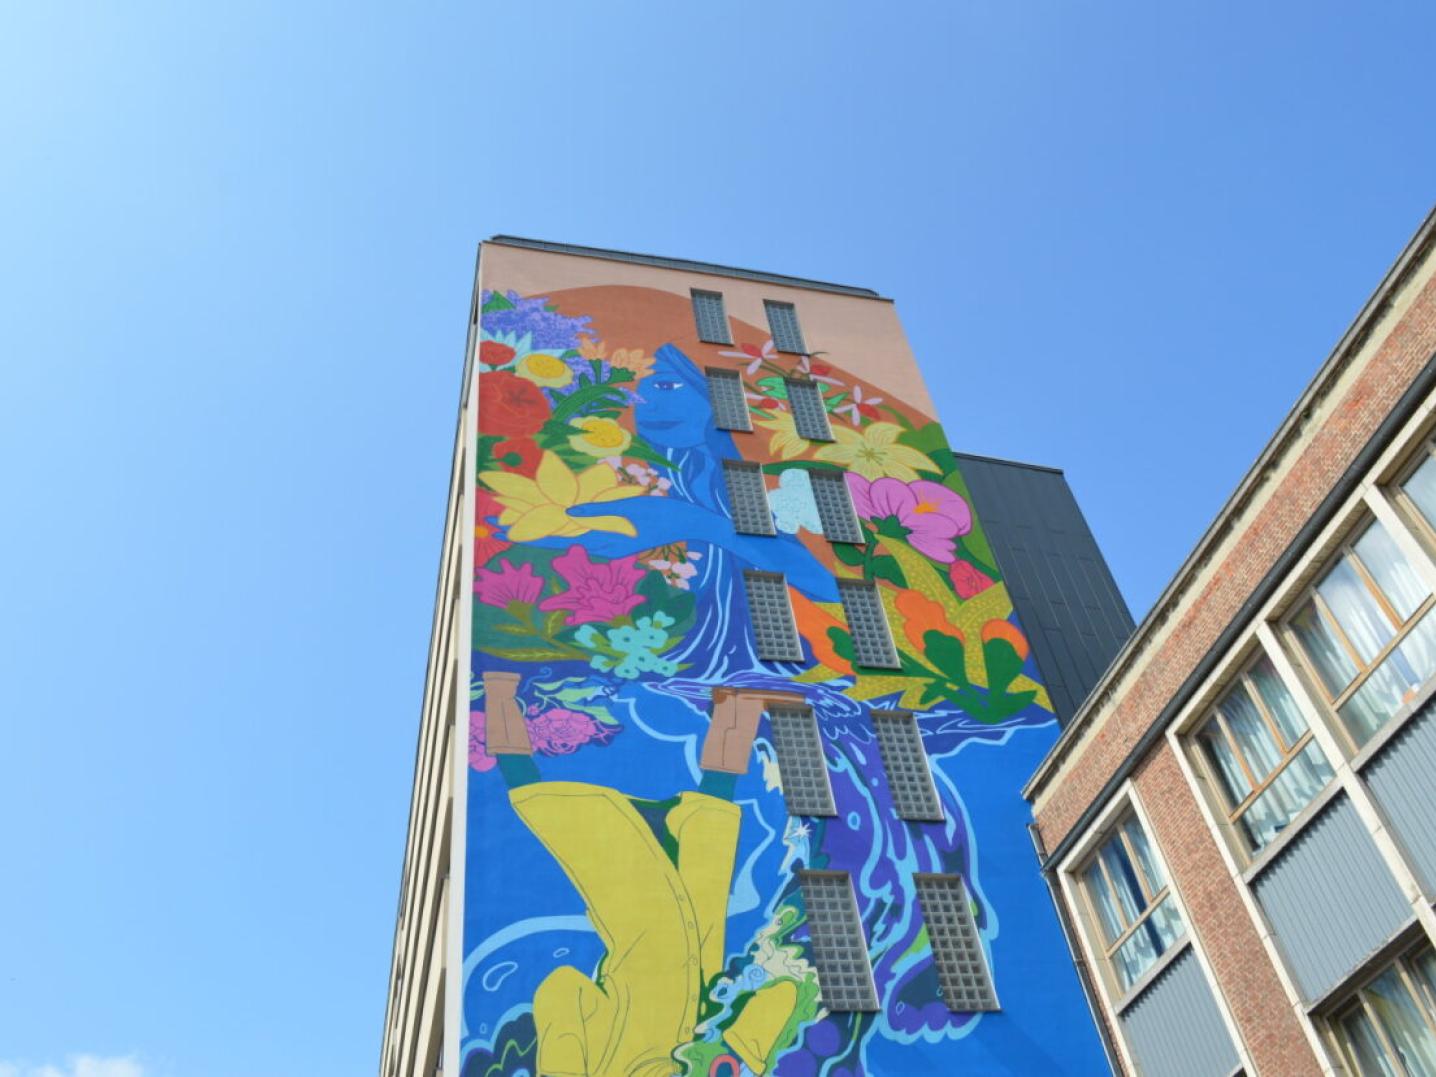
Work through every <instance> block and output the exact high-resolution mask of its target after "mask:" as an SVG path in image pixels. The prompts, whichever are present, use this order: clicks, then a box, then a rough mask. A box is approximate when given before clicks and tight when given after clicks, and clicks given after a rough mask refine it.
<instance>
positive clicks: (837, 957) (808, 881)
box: [798, 871, 878, 1013]
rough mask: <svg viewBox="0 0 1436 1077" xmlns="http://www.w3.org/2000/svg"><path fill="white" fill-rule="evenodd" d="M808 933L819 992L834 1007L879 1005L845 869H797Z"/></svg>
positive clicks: (840, 1010) (839, 1009) (843, 1009)
mask: <svg viewBox="0 0 1436 1077" xmlns="http://www.w3.org/2000/svg"><path fill="white" fill-rule="evenodd" d="M798 881H799V884H800V885H801V886H802V888H803V904H804V905H806V906H807V909H808V935H809V937H810V938H811V939H812V945H813V964H814V965H816V966H817V968H818V995H819V997H820V998H821V999H822V1001H823V1005H824V1006H826V1007H827V1008H828V1009H830V1010H832V1011H834V1012H835V1013H851V1012H861V1013H871V1012H873V1011H875V1010H876V1009H877V1008H878V995H877V991H876V990H875V989H874V988H873V967H872V964H871V963H870V962H869V960H868V942H867V938H866V937H865V936H864V935H863V922H862V920H861V919H860V918H859V917H858V903H857V901H855V900H854V899H853V883H852V880H851V879H849V878H848V873H847V872H846V871H800V872H798Z"/></svg>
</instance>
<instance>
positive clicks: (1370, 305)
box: [1022, 208, 1436, 829]
mask: <svg viewBox="0 0 1436 1077" xmlns="http://www.w3.org/2000/svg"><path fill="white" fill-rule="evenodd" d="M1433 241H1436V208H1433V209H1432V210H1431V211H1429V212H1428V213H1427V214H1426V218H1425V219H1424V220H1423V221H1422V222H1421V225H1420V227H1418V228H1417V229H1416V232H1415V234H1414V235H1413V236H1412V237H1411V239H1410V240H1409V241H1408V242H1407V244H1406V246H1405V247H1404V248H1402V251H1401V253H1400V254H1399V255H1398V256H1397V258H1396V260H1395V261H1394V262H1393V263H1392V264H1391V267H1390V268H1389V269H1388V270H1387V271H1386V274H1385V275H1384V276H1383V277H1382V278H1381V283H1380V284H1378V285H1377V287H1376V290H1375V291H1374V292H1372V294H1371V297H1370V298H1369V299H1368V300H1367V301H1366V303H1365V304H1364V305H1363V306H1362V308H1361V310H1360V311H1358V312H1357V315H1356V317H1355V318H1354V319H1353V320H1352V323H1351V325H1350V326H1349V327H1348V328H1347V330H1346V332H1345V333H1343V334H1342V335H1341V338H1340V339H1339V340H1338V341H1337V343H1336V346H1335V347H1334V348H1333V349H1332V350H1331V353H1330V354H1329V355H1328V356H1327V358H1326V360H1325V362H1323V363H1322V364H1321V367H1320V368H1319V369H1318V370H1317V372H1316V375H1315V377H1313V378H1312V380H1311V382H1310V383H1309V384H1308V385H1307V387H1306V389H1305V390H1304V391H1303V392H1302V394H1301V396H1300V397H1299V398H1298V399H1297V401H1296V403H1295V404H1294V405H1293V406H1292V408H1291V410H1290V411H1289V412H1287V415H1286V418H1285V419H1283V420H1282V423H1281V425H1280V426H1279V427H1277V430H1276V433H1275V434H1274V435H1273V436H1272V438H1271V440H1270V441H1269V442H1267V444H1266V447H1265V448H1263V449H1262V451H1261V453H1260V454H1259V455H1258V456H1257V458H1256V461H1255V462H1254V463H1253V464H1252V466H1251V467H1250V468H1249V469H1248V470H1247V472H1246V474H1245V475H1244V476H1243V477H1242V480H1241V482H1240V483H1238V484H1237V488H1236V490H1235V491H1233V493H1232V495H1231V496H1230V497H1229V498H1228V499H1227V501H1226V503H1225V504H1224V505H1223V506H1222V507H1221V509H1220V510H1219V511H1218V512H1217V515H1216V517H1215V519H1213V520H1212V522H1211V524H1210V525H1209V526H1208V527H1207V529H1206V531H1204V532H1203V533H1202V536H1201V538H1199V539H1198V540H1197V543H1196V545H1195V546H1194V547H1193V549H1192V552H1191V553H1190V554H1188V555H1187V557H1186V559H1185V560H1184V561H1183V562H1182V564H1181V566H1180V567H1179V568H1178V569H1177V571H1176V574H1175V575H1174V576H1173V577H1172V579H1171V582H1169V583H1168V584H1167V586H1166V587H1165V588H1164V589H1163V590H1162V593H1161V594H1160V595H1158V596H1157V600H1156V602H1154V603H1153V604H1152V608H1151V609H1150V610H1149V611H1148V612H1147V615H1146V616H1145V617H1143V618H1142V621H1141V623H1140V624H1138V625H1137V629H1136V631H1135V632H1133V633H1132V636H1131V638H1130V639H1129V640H1128V641H1127V643H1126V645H1125V646H1123V648H1122V649H1121V650H1120V651H1118V652H1117V656H1116V657H1115V658H1114V659H1113V660H1112V664H1111V665H1110V666H1108V667H1107V671H1106V672H1105V673H1104V674H1102V676H1101V678H1100V679H1099V680H1098V681H1097V683H1096V684H1095V685H1093V687H1092V690H1091V691H1090V692H1089V693H1088V694H1087V698H1086V699H1085V700H1084V701H1083V702H1082V705H1081V706H1079V707H1078V708H1077V713H1076V714H1074V715H1073V716H1072V721H1071V722H1070V723H1069V724H1068V726H1067V728H1066V729H1064V730H1063V731H1062V733H1061V735H1060V736H1058V738H1057V742H1056V743H1055V744H1053V745H1052V748H1051V749H1050V750H1049V751H1048V752H1047V754H1046V755H1045V756H1044V757H1043V759H1042V762H1041V763H1039V764H1038V765H1037V769H1036V770H1035V771H1034V772H1033V775H1032V777H1031V778H1029V779H1028V781H1027V784H1026V785H1024V786H1023V789H1022V795H1023V796H1024V797H1026V798H1027V799H1028V800H1031V799H1033V797H1034V796H1035V794H1036V793H1037V791H1038V790H1039V789H1040V788H1041V787H1042V786H1044V785H1045V784H1046V783H1047V780H1048V779H1049V778H1050V777H1051V776H1052V773H1053V771H1054V770H1055V768H1056V767H1057V766H1058V765H1059V764H1060V763H1061V762H1062V760H1063V759H1064V758H1065V757H1066V756H1067V754H1068V753H1069V752H1070V751H1071V750H1072V748H1073V747H1075V745H1076V744H1077V742H1078V741H1079V740H1080V738H1081V736H1082V734H1083V733H1084V732H1085V731H1086V728H1087V726H1088V724H1089V722H1090V721H1091V719H1092V717H1093V715H1094V714H1095V713H1096V712H1097V711H1098V710H1099V709H1100V708H1101V707H1102V705H1103V704H1104V703H1105V702H1106V701H1107V699H1108V697H1109V696H1110V695H1111V694H1112V692H1113V691H1114V689H1115V688H1116V687H1117V685H1118V682H1120V681H1121V680H1122V679H1123V678H1124V677H1125V675H1126V674H1127V673H1128V672H1129V671H1130V670H1131V668H1132V666H1133V665H1134V663H1135V661H1136V659H1137V657H1138V655H1139V654H1140V653H1141V652H1142V650H1143V649H1144V648H1145V646H1146V645H1147V644H1148V643H1149V642H1150V640H1151V638H1152V636H1153V635H1154V633H1155V632H1156V631H1157V629H1158V628H1160V627H1161V625H1163V624H1164V623H1165V622H1166V621H1167V619H1168V618H1169V617H1170V616H1172V614H1173V613H1175V612H1176V609H1177V606H1178V605H1179V604H1180V601H1181V599H1182V597H1183V595H1184V594H1185V593H1186V591H1187V589H1188V587H1189V586H1190V585H1191V584H1192V583H1193V582H1194V580H1195V578H1196V576H1197V574H1198V573H1199V572H1200V571H1201V569H1202V568H1203V567H1204V566H1205V564H1206V563H1207V561H1208V559H1209V558H1210V557H1211V555H1212V554H1213V553H1214V552H1215V550H1216V547H1217V546H1218V544H1219V543H1220V542H1221V541H1222V540H1223V539H1224V538H1226V536H1227V534H1228V532H1229V531H1230V530H1231V527H1232V525H1233V523H1234V522H1235V520H1236V517H1237V516H1239V515H1240V514H1241V513H1242V512H1243V511H1244V510H1245V509H1246V508H1247V507H1248V505H1249V504H1250V502H1251V499H1252V497H1253V496H1254V495H1255V494H1256V492H1257V491H1258V489H1259V488H1260V487H1261V486H1262V485H1263V484H1264V483H1265V482H1266V480H1267V479H1268V478H1269V473H1270V471H1271V470H1272V468H1273V464H1274V462H1275V461H1276V459H1277V458H1278V457H1280V456H1281V455H1282V454H1283V453H1285V452H1286V451H1287V449H1289V448H1290V447H1291V446H1292V444H1293V443H1294V442H1295V441H1296V440H1297V438H1298V437H1299V436H1300V434H1301V432H1302V430H1303V429H1304V428H1305V426H1306V424H1307V421H1308V420H1309V419H1310V418H1311V416H1312V413H1313V412H1314V410H1315V407H1316V403H1317V401H1318V400H1319V399H1320V398H1322V397H1323V396H1325V395H1326V393H1327V392H1328V391H1329V390H1330V389H1331V388H1332V386H1333V385H1334V384H1335V382H1336V380H1337V379H1338V378H1339V377H1340V376H1341V374H1342V373H1343V372H1344V370H1345V369H1346V366H1347V363H1348V362H1349V361H1350V360H1351V359H1352V358H1353V357H1354V356H1355V355H1356V354H1357V353H1358V352H1359V351H1360V349H1361V347H1362V345H1364V344H1365V343H1366V340H1367V338H1368V337H1369V336H1370V335H1371V333H1372V331H1373V330H1374V329H1375V328H1376V326H1377V325H1378V324H1379V323H1380V322H1381V320H1382V318H1383V316H1384V315H1385V314H1386V312H1387V310H1388V309H1389V307H1390V305H1391V302H1392V300H1393V299H1394V297H1395V296H1396V293H1397V292H1399V291H1400V289H1401V287H1402V286H1403V285H1404V284H1405V283H1406V280H1407V278H1408V277H1409V276H1410V275H1411V273H1412V272H1414V271H1415V269H1416V268H1417V266H1418V265H1419V263H1420V261H1421V259H1422V258H1423V257H1424V256H1425V254H1426V253H1427V251H1428V249H1429V248H1430V247H1431V246H1432V243H1433ZM1255 605H1256V604H1254V603H1253V602H1251V601H1250V600H1249V601H1248V602H1247V603H1246V604H1244V605H1243V607H1242V610H1241V612H1240V613H1239V614H1238V615H1237V616H1236V617H1235V618H1234V619H1233V622H1234V623H1235V622H1236V621H1238V620H1239V621H1243V622H1245V621H1246V620H1247V619H1249V618H1250V616H1251V615H1252V614H1253V613H1254V612H1255ZM1229 627H1230V626H1229ZM1195 688H1196V685H1195V684H1192V683H1191V679H1190V678H1189V679H1188V681H1187V682H1184V683H1183V685H1182V686H1181V687H1180V688H1179V689H1178V690H1177V691H1176V692H1175V693H1174V694H1173V699H1172V700H1171V702H1170V703H1169V705H1168V707H1167V708H1164V714H1165V713H1166V711H1167V710H1168V709H1171V710H1173V713H1175V708H1173V707H1172V704H1177V705H1178V706H1180V705H1181V704H1182V703H1184V702H1185V699H1186V697H1187V696H1189V695H1190V694H1191V692H1192V691H1194V690H1195ZM1158 724H1165V723H1164V722H1163V720H1162V718H1160V717H1159V718H1158V719H1157V721H1156V722H1154V725H1158ZM1143 739H1144V740H1145V738H1143ZM1145 750H1146V747H1145V745H1144V744H1143V743H1142V742H1141V741H1139V743H1138V745H1137V746H1135V747H1134V748H1133V751H1132V753H1129V754H1128V755H1127V757H1126V758H1124V760H1123V761H1122V763H1121V764H1120V765H1119V766H1118V768H1117V772H1118V775H1120V774H1122V773H1123V772H1125V771H1127V770H1129V769H1130V768H1131V767H1132V766H1133V765H1134V762H1135V759H1136V758H1137V756H1136V755H1135V754H1133V753H1138V752H1145ZM1074 829H1075V828H1074Z"/></svg>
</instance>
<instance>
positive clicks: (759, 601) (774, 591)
mask: <svg viewBox="0 0 1436 1077" xmlns="http://www.w3.org/2000/svg"><path fill="white" fill-rule="evenodd" d="M743 589H744V591H745V592H747V595H748V617H749V618H750V619H751V621H752V623H753V639H754V642H755V643H756V644H757V646H758V657H759V658H761V659H763V660H764V661H765V662H801V661H802V660H803V645H802V643H801V642H800V641H799V639H798V628H797V625H796V624H794V622H793V604H792V603H791V602H790V601H789V600H788V581H787V580H786V579H784V578H783V576H782V575H781V574H780V573H777V572H759V571H757V570H756V569H749V570H747V571H746V572H744V573H743Z"/></svg>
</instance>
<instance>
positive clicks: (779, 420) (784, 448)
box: [757, 411, 808, 460]
mask: <svg viewBox="0 0 1436 1077" xmlns="http://www.w3.org/2000/svg"><path fill="white" fill-rule="evenodd" d="M757 423H758V425H759V426H761V427H762V428H763V429H764V430H768V431H771V432H772V434H773V436H772V438H771V439H769V441H768V451H769V452H770V453H772V454H773V455H774V456H776V457H778V458H779V459H781V460H792V459H794V458H796V457H799V456H802V455H803V453H805V452H807V451H808V439H807V438H805V437H803V436H802V435H801V434H799V433H798V428H797V427H796V426H794V425H793V414H792V412H788V411H780V412H778V413H777V414H775V415H774V416H773V417H772V418H771V419H759V420H757Z"/></svg>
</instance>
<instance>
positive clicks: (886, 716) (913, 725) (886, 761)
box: [871, 707, 947, 823]
mask: <svg viewBox="0 0 1436 1077" xmlns="http://www.w3.org/2000/svg"><path fill="white" fill-rule="evenodd" d="M871 714H872V723H873V736H874V738H875V739H876V740H877V743H878V762H879V763H881V764H882V768H883V780H884V781H885V782H887V787H888V797H889V799H891V800H892V804H893V810H894V811H895V812H897V816H898V818H899V819H902V820H903V821H904V822H909V823H942V822H946V820H947V809H945V808H944V807H943V804H942V795H941V794H940V793H939V792H938V791H937V782H936V781H935V780H934V779H933V776H932V760H931V759H930V758H929V757H928V754H927V745H925V744H923V742H922V729H921V728H920V727H919V726H918V724H917V715H916V714H914V713H913V712H912V711H909V710H901V709H897V708H893V707H886V708H874V709H873V710H872V712H871ZM884 723H887V724H886V725H884ZM898 724H901V725H902V726H903V729H904V734H903V735H906V730H907V729H909V728H910V729H911V730H912V743H913V745H914V746H915V748H916V751H917V754H918V755H919V756H921V758H922V769H923V775H924V777H925V778H926V784H927V793H928V795H929V798H930V799H929V802H928V804H925V805H923V806H922V807H921V808H916V807H915V806H914V805H912V804H908V805H906V807H907V808H909V809H915V810H904V809H905V806H904V804H903V803H902V802H900V801H899V798H898V796H897V793H896V790H897V789H898V788H901V787H902V786H900V785H899V784H897V783H894V782H893V763H894V762H895V760H893V759H892V757H891V756H890V755H889V754H888V750H887V748H886V747H885V746H884V741H883V736H882V733H881V732H880V730H882V729H884V728H888V729H892V728H895V727H897V725H898Z"/></svg>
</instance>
